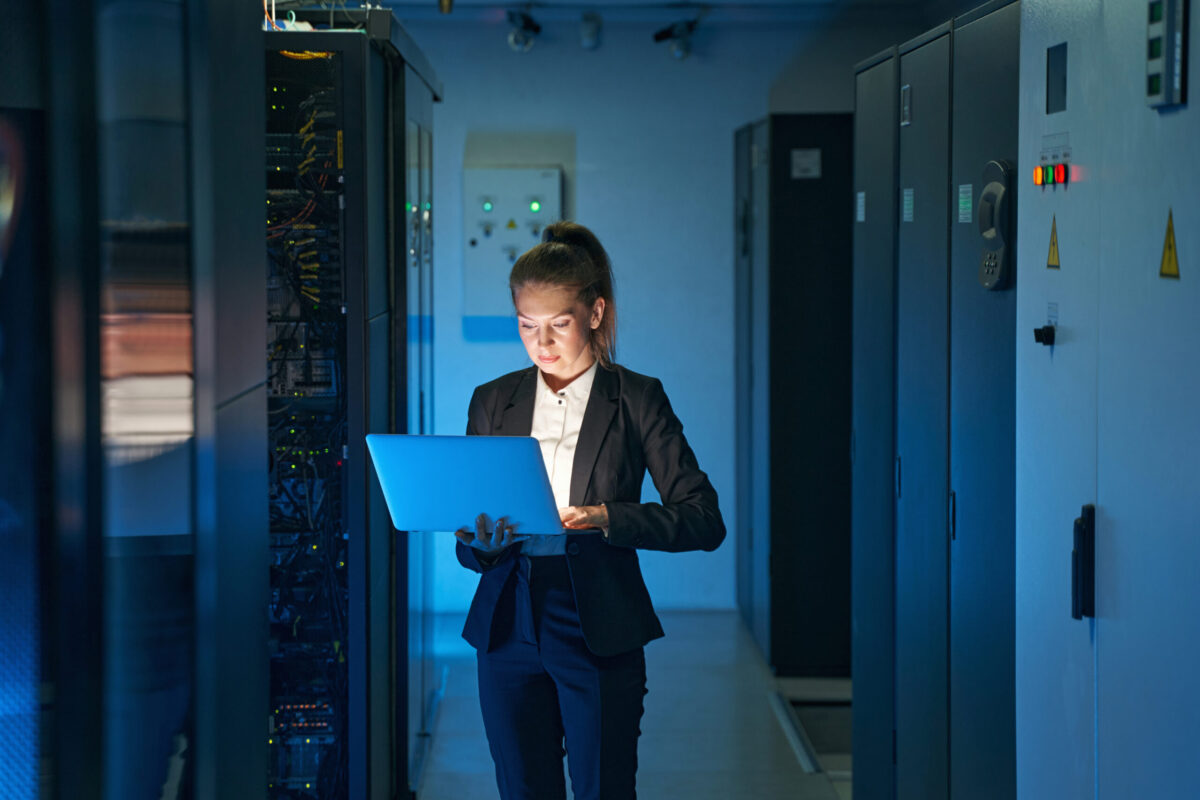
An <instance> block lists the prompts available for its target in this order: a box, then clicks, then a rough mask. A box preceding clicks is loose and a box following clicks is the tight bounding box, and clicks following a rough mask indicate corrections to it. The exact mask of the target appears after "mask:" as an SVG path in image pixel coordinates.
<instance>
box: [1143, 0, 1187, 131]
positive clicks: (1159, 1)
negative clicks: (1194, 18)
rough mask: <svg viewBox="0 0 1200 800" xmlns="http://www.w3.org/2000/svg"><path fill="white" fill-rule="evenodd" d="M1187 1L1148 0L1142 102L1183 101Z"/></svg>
mask: <svg viewBox="0 0 1200 800" xmlns="http://www.w3.org/2000/svg"><path fill="white" fill-rule="evenodd" d="M1187 5H1188V4H1187V0H1150V1H1149V2H1148V3H1147V7H1146V105H1148V106H1150V107H1151V108H1166V107H1169V106H1176V105H1180V104H1182V103H1185V102H1187V37H1188V22H1187Z"/></svg>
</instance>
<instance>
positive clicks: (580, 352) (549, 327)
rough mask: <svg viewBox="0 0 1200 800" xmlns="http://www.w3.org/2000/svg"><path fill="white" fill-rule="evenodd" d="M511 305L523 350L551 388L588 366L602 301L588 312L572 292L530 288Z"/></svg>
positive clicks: (523, 291)
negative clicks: (514, 311)
mask: <svg viewBox="0 0 1200 800" xmlns="http://www.w3.org/2000/svg"><path fill="white" fill-rule="evenodd" d="M513 303H514V305H515V306H516V307H517V328H518V330H519V331H520V333H521V342H522V343H524V345H525V351H526V352H527V353H529V358H530V360H531V361H533V363H534V364H536V365H537V366H538V368H539V369H541V371H542V372H543V373H545V374H546V377H547V379H548V380H547V383H550V384H551V386H552V387H553V388H559V387H561V386H565V385H566V384H567V383H570V382H571V381H572V380H574V379H575V378H577V377H579V375H581V374H583V373H584V372H586V371H587V369H588V367H590V366H592V362H593V361H595V358H594V357H593V356H592V350H591V347H589V345H590V344H591V341H592V331H594V330H595V329H596V328H598V327H600V320H601V319H602V318H603V316H604V298H599V299H597V300H596V303H595V305H593V306H592V308H590V309H589V308H588V307H587V306H585V305H584V304H583V303H581V302H579V301H578V300H577V299H576V297H575V291H574V290H573V289H568V288H565V287H562V286H543V285H534V286H525V287H524V288H522V289H519V290H518V291H517V292H516V296H515V297H514V298H513ZM556 383H557V384H558V386H554V384H556Z"/></svg>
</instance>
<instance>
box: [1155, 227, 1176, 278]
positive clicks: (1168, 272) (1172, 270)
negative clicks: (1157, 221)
mask: <svg viewBox="0 0 1200 800" xmlns="http://www.w3.org/2000/svg"><path fill="white" fill-rule="evenodd" d="M1158 276H1159V277H1160V278H1178V277H1179V254H1178V253H1176V252H1175V219H1174V214H1173V213H1172V212H1171V211H1170V210H1168V211H1167V238H1166V239H1164V240H1163V254H1162V266H1161V267H1159V268H1158Z"/></svg>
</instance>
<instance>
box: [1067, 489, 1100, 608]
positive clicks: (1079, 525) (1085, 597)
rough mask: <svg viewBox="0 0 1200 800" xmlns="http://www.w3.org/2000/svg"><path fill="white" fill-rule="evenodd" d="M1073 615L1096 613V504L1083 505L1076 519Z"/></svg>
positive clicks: (1072, 559)
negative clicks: (1080, 513)
mask: <svg viewBox="0 0 1200 800" xmlns="http://www.w3.org/2000/svg"><path fill="white" fill-rule="evenodd" d="M1071 616H1072V617H1074V618H1075V619H1083V618H1084V617H1095V616H1096V507H1095V506H1094V505H1091V504H1090V503H1089V504H1088V505H1086V506H1084V507H1083V512H1082V516H1079V517H1076V518H1075V549H1073V550H1072V551H1071Z"/></svg>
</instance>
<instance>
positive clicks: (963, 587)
mask: <svg viewBox="0 0 1200 800" xmlns="http://www.w3.org/2000/svg"><path fill="white" fill-rule="evenodd" d="M1019 28H1020V8H1019V5H1018V4H1016V3H1011V4H1010V3H1005V2H993V3H989V4H987V5H985V6H981V7H980V8H979V9H976V10H975V11H973V12H971V13H969V14H966V15H964V16H962V17H959V18H957V19H956V20H954V21H953V22H952V23H946V24H945V25H942V26H940V27H938V28H935V29H933V30H931V31H930V32H928V33H927V34H925V35H923V36H921V37H918V38H917V39H914V40H912V41H911V42H908V43H907V44H905V45H901V46H900V47H899V48H898V51H897V53H898V61H899V75H898V81H897V83H898V85H896V84H891V81H892V80H893V76H892V75H890V74H888V72H887V67H888V64H889V63H892V62H893V61H894V60H895V57H889V54H888V53H884V54H880V56H877V57H876V58H874V59H871V60H868V61H867V62H864V63H863V64H861V65H859V68H858V77H857V81H858V83H857V104H856V110H857V114H858V134H857V136H858V139H857V141H858V143H859V146H860V147H861V148H862V152H860V153H857V154H856V162H857V163H858V164H860V165H862V164H865V163H868V162H869V163H871V164H872V168H870V169H860V170H859V172H858V173H857V179H856V180H857V181H858V186H857V189H858V191H860V192H864V199H865V207H864V206H863V205H860V206H859V208H858V210H857V211H858V219H859V221H858V223H857V225H858V231H857V232H858V233H859V235H858V236H857V237H856V240H855V267H856V270H855V290H854V291H855V411H854V415H855V417H854V424H855V462H854V490H855V494H854V532H855V562H854V563H855V587H854V591H855V594H854V600H855V627H856V632H857V633H859V634H861V637H862V639H861V644H860V643H859V640H857V639H856V650H855V654H856V671H855V709H856V714H857V716H856V720H855V737H856V738H855V764H856V767H857V769H856V775H857V776H858V777H857V778H856V781H855V784H856V785H855V789H856V792H865V793H866V795H865V796H868V797H890V796H895V797H898V798H901V799H902V800H907V799H908V798H911V799H912V800H929V799H930V798H946V797H969V798H972V800H974V798H1011V797H1013V796H1014V795H1015V775H1016V768H1015V756H1014V754H1015V737H1014V708H1015V706H1014V676H1015V661H1014V626H1013V613H1014V599H1015V595H1014V583H1013V576H1014V566H1015V564H1014V549H1013V543H1014V511H1015V506H1014V497H1015V485H1014V476H1015V459H1014V448H1015V414H1014V409H1015V380H1014V375H1015V372H1014V370H1015V330H1014V325H1015V293H1014V292H1013V287H1014V285H1015V280H1016V278H1015V276H1014V275H1013V274H1012V272H1011V271H1010V272H1009V274H1008V275H1007V277H1006V278H1005V279H1004V280H1001V281H999V282H996V281H995V280H993V279H992V278H991V277H990V276H991V275H992V274H993V273H991V272H989V269H990V267H989V265H992V264H994V263H996V262H995V261H994V260H989V259H988V258H987V254H988V253H989V252H993V251H994V246H995V242H996V240H995V239H994V238H993V239H989V238H985V235H984V234H985V233H988V231H987V230H986V229H987V228H988V227H989V226H988V225H984V226H982V227H981V225H980V216H981V214H985V213H988V214H990V212H989V209H988V203H990V202H991V201H990V199H989V200H988V202H987V203H985V202H984V199H983V198H984V197H985V195H986V196H987V197H988V198H990V197H993V196H994V195H995V192H996V184H995V183H994V182H995V181H997V180H998V179H999V176H1002V175H1003V174H1004V170H1003V167H1004V166H1005V165H1011V164H1013V163H1015V162H1016V145H1017V126H1016V107H1017V106H1016V104H1017V58H1018V53H1019V47H1018V44H1019ZM889 91H891V92H892V93H891V96H890V97H889V96H888V92H889ZM889 128H890V129H891V130H893V131H898V137H899V139H898V147H897V145H896V140H895V139H894V138H892V136H891V135H890V134H888V133H885V131H887V130H888V129H889ZM893 159H894V160H893ZM892 163H894V164H895V169H896V172H895V175H896V179H897V183H896V184H895V190H894V193H893V195H892V196H893V197H894V198H895V201H894V202H895V205H894V207H893V208H891V209H887V212H888V213H890V214H892V215H893V216H891V217H890V219H889V220H886V221H885V220H880V219H878V218H876V219H872V205H871V202H870V196H871V191H872V188H871V187H872V186H875V187H876V189H875V190H876V191H879V190H880V189H882V188H883V187H886V186H887V181H888V180H889V179H890V178H891V175H892V174H893V173H892V171H891V169H889V164H892ZM872 181H873V182H874V183H873V184H872V183H871V182H872ZM1008 188H1009V190H1008V192H1007V193H1006V194H1005V197H1004V202H1005V203H1007V204H1008V211H1007V214H1003V215H1001V216H1000V217H997V221H998V224H1000V225H1001V226H1003V224H1004V223H1003V219H1002V217H1006V218H1007V219H1009V220H1011V219H1013V218H1014V215H1013V214H1012V209H1013V206H1014V205H1015V196H1016V191H1015V178H1014V182H1012V183H1010V184H1009V187H1008ZM859 203H860V204H862V203H863V200H861V199H860V200H859ZM990 219H991V217H990V216H986V217H985V221H987V220H990ZM892 220H895V225H896V226H897V227H896V231H897V232H896V240H895V241H896V248H895V273H894V284H893V283H892V282H891V275H892V273H891V272H890V271H889V264H888V261H889V258H890V255H889V251H888V247H889V246H890V238H889V231H890V224H891V221H892ZM1002 237H1003V239H1005V240H1006V241H1007V245H1008V249H1009V251H1010V252H1011V249H1012V246H1013V242H1014V241H1015V230H1013V229H1012V228H1011V226H1010V227H1009V229H1008V230H1005V231H1004V232H1003V234H1002ZM893 286H894V298H895V307H894V317H890V316H889V314H891V309H890V308H889V307H888V304H889V297H890V295H889V293H890V292H892V291H893ZM888 319H894V325H895V328H894V331H895V332H894V345H895V356H894V359H895V360H894V373H891V372H889V369H890V365H888V364H887V348H888V347H889V346H890V345H891V342H892V341H893V339H892V338H891V337H890V332H889V331H888V330H886V324H887V323H886V320H888ZM893 377H894V381H895V384H894V385H895V395H894V403H895V406H894V413H895V416H894V420H895V427H894V442H895V459H894V462H893V464H892V474H891V476H890V479H889V480H888V483H890V486H889V487H888V492H889V493H890V494H891V495H893V496H894V497H895V506H894V508H895V517H894V536H895V538H894V551H889V542H888V535H889V533H890V531H889V527H890V526H892V525H893V521H892V520H891V519H889V517H888V515H887V513H886V509H885V508H884V507H883V506H882V505H881V498H882V497H883V494H884V473H883V469H882V467H883V464H884V463H885V462H884V454H885V453H886V452H887V448H888V445H887V438H888V436H889V435H890V430H889V428H887V427H886V425H885V423H884V420H889V417H890V412H891V409H890V408H889V406H888V404H889V403H890V402H891V398H890V396H889V394H888V391H889V389H890V387H889V385H888V384H889V381H890V380H891V379H893ZM860 379H861V383H860ZM860 543H861V545H862V546H861V547H860ZM893 553H894V585H893V586H892V587H891V588H890V591H891V592H892V593H893V595H892V597H887V596H885V595H884V593H883V591H881V589H880V587H881V586H886V585H887V583H888V580H887V577H886V576H884V575H882V574H881V572H882V570H884V568H885V567H886V564H885V563H884V561H885V559H886V558H887V557H888V556H890V555H892V554H893ZM893 612H894V618H893V619H894V629H893V628H890V627H889V621H890V620H889V616H888V615H889V613H893ZM889 637H894V638H889ZM885 643H889V644H891V645H892V646H894V653H889V652H887V651H886V646H887V644H885ZM860 647H861V648H863V649H870V650H871V652H873V653H875V654H877V658H872V657H871V656H870V655H869V654H868V653H867V652H864V651H863V650H860V649H858V648H860ZM859 656H861V657H862V659H863V662H864V663H863V666H862V667H858V663H859V662H858V660H857V658H858V657H859ZM893 657H894V667H893V668H894V682H893V683H892V685H891V686H888V685H887V678H886V677H885V676H884V675H881V674H878V673H877V672H876V671H875V670H877V669H878V668H879V665H880V664H882V663H886V662H887V660H888V659H890V658H893ZM889 692H894V694H893V695H891V696H890V697H889ZM889 719H890V720H891V721H892V724H894V730H895V751H894V755H893V754H891V753H889V752H887V747H886V745H887V740H886V736H887V734H888V733H889V731H888V728H887V724H888V720H889ZM889 781H894V787H893V785H892V784H891V783H889Z"/></svg>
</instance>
